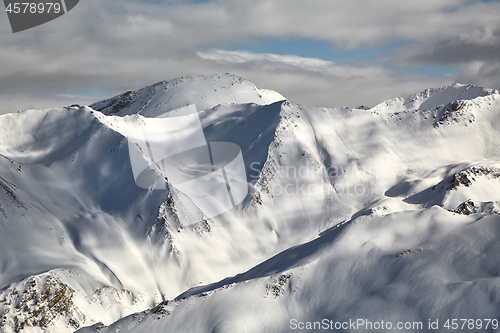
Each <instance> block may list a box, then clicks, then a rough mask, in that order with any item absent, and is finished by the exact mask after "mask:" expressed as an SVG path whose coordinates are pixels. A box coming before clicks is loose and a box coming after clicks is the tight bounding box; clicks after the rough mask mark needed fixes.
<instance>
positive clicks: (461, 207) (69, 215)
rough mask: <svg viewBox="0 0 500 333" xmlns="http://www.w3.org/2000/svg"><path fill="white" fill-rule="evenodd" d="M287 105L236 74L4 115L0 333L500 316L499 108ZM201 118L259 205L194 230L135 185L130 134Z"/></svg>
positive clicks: (414, 101)
mask: <svg viewBox="0 0 500 333" xmlns="http://www.w3.org/2000/svg"><path fill="white" fill-rule="evenodd" d="M283 99H284V98H283V97H282V96H281V95H279V94H278V93H275V92H272V91H267V90H260V89H258V88H256V87H255V86H254V85H253V84H251V83H250V82H248V81H246V80H244V79H241V78H237V77H234V76H232V75H229V74H225V75H214V76H210V77H204V76H200V77H188V78H181V79H175V80H171V81H165V82H161V83H158V84H155V85H153V86H150V87H147V88H144V89H141V90H138V91H135V92H128V93H125V94H123V95H120V96H117V97H115V98H112V99H109V100H106V101H102V102H98V103H96V104H93V105H92V106H90V107H80V106H71V107H67V108H64V109H50V110H29V111H25V112H20V113H16V114H8V115H4V116H0V128H1V129H2V131H1V134H0V154H1V156H0V165H1V166H0V177H1V178H0V240H1V241H0V249H1V250H0V320H1V321H0V330H2V331H4V332H13V331H16V332H17V331H21V332H24V331H26V332H30V331H33V332H35V331H40V330H41V331H48V332H72V331H74V330H76V329H78V328H81V327H85V326H91V325H95V326H93V327H91V328H89V329H88V330H90V331H94V330H95V329H97V328H99V329H103V330H104V331H110V332H115V331H117V330H121V331H128V329H127V328H130V330H132V331H134V332H135V331H138V332H151V331H153V332H154V331H158V332H165V331H173V332H183V331H185V332H193V331H196V332H214V331H217V332H234V331H241V330H237V329H236V328H237V327H239V326H238V325H245V329H244V330H243V331H248V332H262V331H269V332H288V331H289V329H290V327H289V320H290V319H292V318H297V319H299V320H303V321H304V320H318V319H319V318H325V317H326V318H331V319H334V320H345V319H347V318H355V317H358V316H361V317H364V318H370V319H373V320H376V319H377V318H378V319H379V320H382V319H384V320H393V319H394V320H396V319H397V320H403V319H404V320H420V319H421V320H427V319H432V318H445V317H446V316H452V315H455V316H459V315H462V316H463V315H465V314H467V311H468V312H469V313H470V316H474V318H476V317H477V318H480V316H483V317H484V318H490V317H491V316H493V314H494V313H495V311H497V312H496V313H498V309H499V298H498V296H497V295H496V294H495V293H493V294H492V293H491V292H490V291H492V290H494V289H495V288H498V283H499V280H498V269H496V268H495V267H500V265H499V263H498V260H497V259H496V256H495V255H494V253H495V251H496V250H497V249H498V246H499V244H498V242H497V240H496V239H497V238H498V237H497V234H498V228H497V227H496V225H497V224H498V222H499V221H500V218H499V215H498V212H499V210H500V209H499V208H500V205H499V203H500V197H499V193H500V191H499V190H500V94H499V92H498V91H494V90H489V89H484V88H480V87H475V86H469V85H460V84H456V85H452V86H448V87H442V88H438V89H428V90H426V91H425V92H422V93H420V94H416V95H413V96H410V97H406V98H397V99H394V100H391V101H388V102H384V103H381V104H379V105H377V106H376V107H374V108H372V109H367V110H365V109H350V108H338V109H326V108H310V107H306V106H302V105H298V104H295V103H293V102H290V101H284V100H283ZM193 103H194V104H195V105H196V106H197V108H198V110H199V112H198V116H199V118H200V121H201V125H202V127H203V130H204V134H205V137H206V140H207V141H208V142H233V143H236V144H237V145H238V146H239V147H240V149H241V151H242V154H243V158H244V161H245V167H246V171H247V180H248V183H249V195H248V197H247V198H246V199H245V200H244V202H243V203H242V204H241V205H239V206H238V207H237V208H236V209H233V210H231V211H228V212H226V213H224V214H222V215H219V216H217V217H215V218H212V219H206V218H204V217H203V216H202V215H196V216H195V215H192V216H191V215H190V216H184V217H183V218H187V219H192V223H193V224H192V225H187V226H186V225H183V224H182V223H180V222H179V221H181V220H182V219H181V218H180V216H179V214H181V213H182V211H183V210H182V209H181V208H182V205H183V204H184V203H183V201H182V200H181V194H180V193H178V192H176V190H175V189H171V190H170V192H168V191H153V190H148V189H142V188H140V187H138V186H137V185H136V184H135V182H134V177H133V174H132V170H131V165H130V159H129V149H128V143H127V138H126V137H125V136H124V134H125V133H126V132H127V131H126V129H127V128H128V127H130V126H132V125H133V124H135V123H138V122H141V121H142V119H144V118H143V117H148V118H151V117H156V116H158V115H160V114H164V113H168V112H170V111H171V110H174V109H176V108H179V107H183V106H186V105H189V104H193ZM456 249H459V250H456ZM460 260H466V261H467V260H468V261H467V264H466V265H461V264H460ZM417 270H418V274H417V273H415V272H416V271H417ZM219 281H220V282H219ZM478 290H481V292H482V293H479V291H478ZM472 293H474V295H475V296H474V298H471V302H470V304H466V305H464V306H457V308H456V309H451V308H450V306H451V305H450V306H448V305H447V304H456V301H457V300H464V299H466V298H467V297H472V296H471V295H472ZM486 295H489V296H486ZM200 296H201V297H200ZM174 299H175V300H174ZM437 299H442V301H440V302H438V301H437ZM454 302H455V303H454ZM158 304H160V305H159V306H157V305H158ZM447 306H448V307H447ZM147 309H152V310H147ZM425 309H426V310H425ZM141 311H145V312H141ZM454 311H455V312H454ZM431 314H432V316H431ZM127 315H131V316H130V317H127V318H124V319H123V320H121V321H118V322H116V321H117V320H119V319H120V318H123V317H125V316H127ZM488 316H489V317H488ZM157 317H161V320H155V319H156V318H157ZM457 318H458V317H457ZM114 322H116V323H115V324H113V323H114ZM99 323H101V324H99ZM261 323H263V324H261ZM105 325H111V326H110V327H109V328H108V329H106V328H105V327H104V326H105ZM261 325H264V326H261Z"/></svg>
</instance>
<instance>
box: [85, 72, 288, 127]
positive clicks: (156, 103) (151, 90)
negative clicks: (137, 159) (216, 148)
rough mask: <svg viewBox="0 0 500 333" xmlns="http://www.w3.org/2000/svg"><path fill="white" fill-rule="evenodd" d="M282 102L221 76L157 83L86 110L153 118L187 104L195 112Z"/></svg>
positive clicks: (264, 91)
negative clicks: (235, 105)
mask: <svg viewBox="0 0 500 333" xmlns="http://www.w3.org/2000/svg"><path fill="white" fill-rule="evenodd" d="M284 99H285V97H283V96H282V95H281V94H279V93H277V92H275V91H273V90H268V89H258V88H257V87H256V86H255V85H254V84H253V83H252V82H250V81H248V80H246V79H243V78H241V77H238V76H235V75H232V74H229V73H225V74H214V75H209V76H205V75H195V76H186V77H181V78H176V79H171V80H167V81H161V82H158V83H155V84H153V85H151V86H148V87H145V88H142V89H139V90H136V91H128V92H126V93H123V94H120V95H118V96H115V97H112V98H110V99H106V100H103V101H100V102H97V103H94V104H92V105H91V106H90V107H91V108H93V109H94V110H97V111H101V112H102V113H104V114H107V115H110V114H117V115H121V116H123V115H130V114H134V113H139V114H141V115H143V116H146V117H156V116H158V115H160V114H163V113H165V112H168V111H171V110H174V109H177V108H180V107H183V106H187V105H190V104H195V105H196V107H197V108H198V110H204V109H208V108H213V107H214V106H217V105H219V104H247V103H255V104H258V105H267V104H271V103H274V102H277V101H280V100H284Z"/></svg>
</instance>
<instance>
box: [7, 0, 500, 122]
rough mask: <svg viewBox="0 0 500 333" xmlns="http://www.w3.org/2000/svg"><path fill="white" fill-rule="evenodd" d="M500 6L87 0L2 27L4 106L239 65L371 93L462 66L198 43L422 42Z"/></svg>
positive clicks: (314, 101) (325, 90)
mask: <svg viewBox="0 0 500 333" xmlns="http://www.w3.org/2000/svg"><path fill="white" fill-rule="evenodd" d="M499 16H500V4H499V3H495V2H491V3H488V4H481V3H478V4H471V2H470V1H468V0H436V1H423V2H416V1H415V2H414V1H392V0H381V1H377V2H375V1H369V2H366V1H363V2H361V1H360V0H353V1H339V0H331V1H330V0H329V1H325V0H310V1H289V0H275V1H264V0H255V1H242V0H217V1H209V2H206V3H193V2H189V1H188V2H185V1H146V2H145V1H138V0H120V1H100V0H86V1H80V4H79V5H78V6H77V7H76V8H75V9H74V10H72V11H71V12H70V13H68V14H67V15H64V16H63V17H61V18H60V19H57V20H54V21H52V22H50V23H48V24H46V25H43V26H40V27H39V28H35V29H33V30H31V31H26V32H21V33H18V34H9V33H1V34H0V113H5V112H10V111H13V110H19V109H23V108H26V107H33V106H39V107H46V106H48V105H50V103H54V104H53V105H61V104H64V103H69V104H71V103H72V101H70V100H69V99H70V97H69V96H67V93H68V91H76V90H85V89H92V88H93V87H99V88H101V90H102V91H104V92H105V93H109V95H110V96H111V95H113V94H116V93H120V92H123V91H126V90H130V89H137V88H140V87H142V86H145V85H148V84H152V83H154V82H157V81H160V80H164V79H169V78H174V77H178V76H184V75H191V74H212V73H216V72H233V73H234V74H237V75H241V76H244V77H246V78H248V79H250V80H252V81H254V82H255V83H256V84H257V85H258V86H260V87H264V88H271V89H275V90H278V91H280V92H281V93H283V94H285V95H286V96H287V97H289V98H290V99H292V100H295V101H297V102H302V103H306V104H311V105H323V106H338V105H344V104H348V105H355V104H374V103H376V102H378V101H380V100H381V99H383V98H390V97H393V96H394V95H403V94H406V93H413V92H415V91H418V90H420V89H422V88H427V87H430V86H436V85H442V84H446V83H451V81H453V80H454V78H450V77H428V76H425V75H416V74H414V75H413V74H407V73H398V72H394V71H388V70H386V69H384V66H383V64H377V63H375V62H374V63H371V64H368V65H367V66H353V65H351V64H336V65H335V66H330V65H328V66H326V67H325V68H327V70H326V71H321V70H320V71H314V70H311V62H310V61H309V63H308V64H306V63H303V64H302V65H300V66H299V65H297V64H295V65H294V64H293V61H292V62H291V63H288V64H287V63H285V62H283V61H271V60H272V59H270V57H269V56H267V58H266V57H262V56H261V57H260V58H259V59H257V60H254V61H244V62H243V63H239V64H238V63H232V62H230V61H227V59H219V60H218V61H215V60H214V59H208V58H206V57H205V58H203V57H199V56H198V54H200V52H201V53H203V52H207V50H210V49H222V48H224V46H225V45H227V44H228V43H245V42H248V41H253V40H256V39H260V38H312V39H317V40H324V41H328V42H329V43H331V44H332V45H333V46H335V47H337V48H340V49H349V48H356V47H360V46H364V47H370V46H377V45H381V44H384V43H393V42H398V41H401V40H405V41H409V43H410V44H412V45H413V46H415V48H416V49H418V47H419V46H422V45H429V43H431V44H432V43H433V42H434V43H435V42H437V40H438V39H439V40H443V39H444V40H454V38H458V37H457V36H461V35H467V32H470V31H480V30H481V29H485V28H490V27H492V26H495V24H497V21H498V17H499ZM0 23H1V24H3V25H2V26H1V27H0V29H3V30H6V31H7V30H8V25H6V24H7V23H6V22H0ZM4 23H5V24H4ZM415 54H416V53H415ZM282 60H283V59H282ZM483 60H485V59H483ZM308 66H309V67H308ZM469 72H470V71H469ZM469 76H471V77H472V76H474V75H472V74H471V75H469ZM488 82H489V81H488ZM488 82H487V83H488ZM479 84H481V83H479ZM90 98H91V97H81V98H80V100H89V99H90ZM95 98H96V99H98V98H101V96H95ZM37 101H38V102H37ZM77 102H78V101H77Z"/></svg>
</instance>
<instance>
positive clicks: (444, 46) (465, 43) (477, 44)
mask: <svg viewBox="0 0 500 333" xmlns="http://www.w3.org/2000/svg"><path fill="white" fill-rule="evenodd" d="M409 60H410V61H412V62H416V63H422V62H424V63H435V64H439V65H456V64H465V63H469V62H474V61H484V62H494V63H498V62H500V28H497V29H495V30H494V31H493V32H492V33H491V34H490V36H488V38H487V39H485V38H478V40H474V39H472V38H467V39H465V40H464V39H463V38H454V39H451V40H447V41H440V42H437V43H436V44H435V45H433V46H432V47H430V48H429V50H426V51H424V52H419V53H416V54H414V55H412V56H410V57H409Z"/></svg>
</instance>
